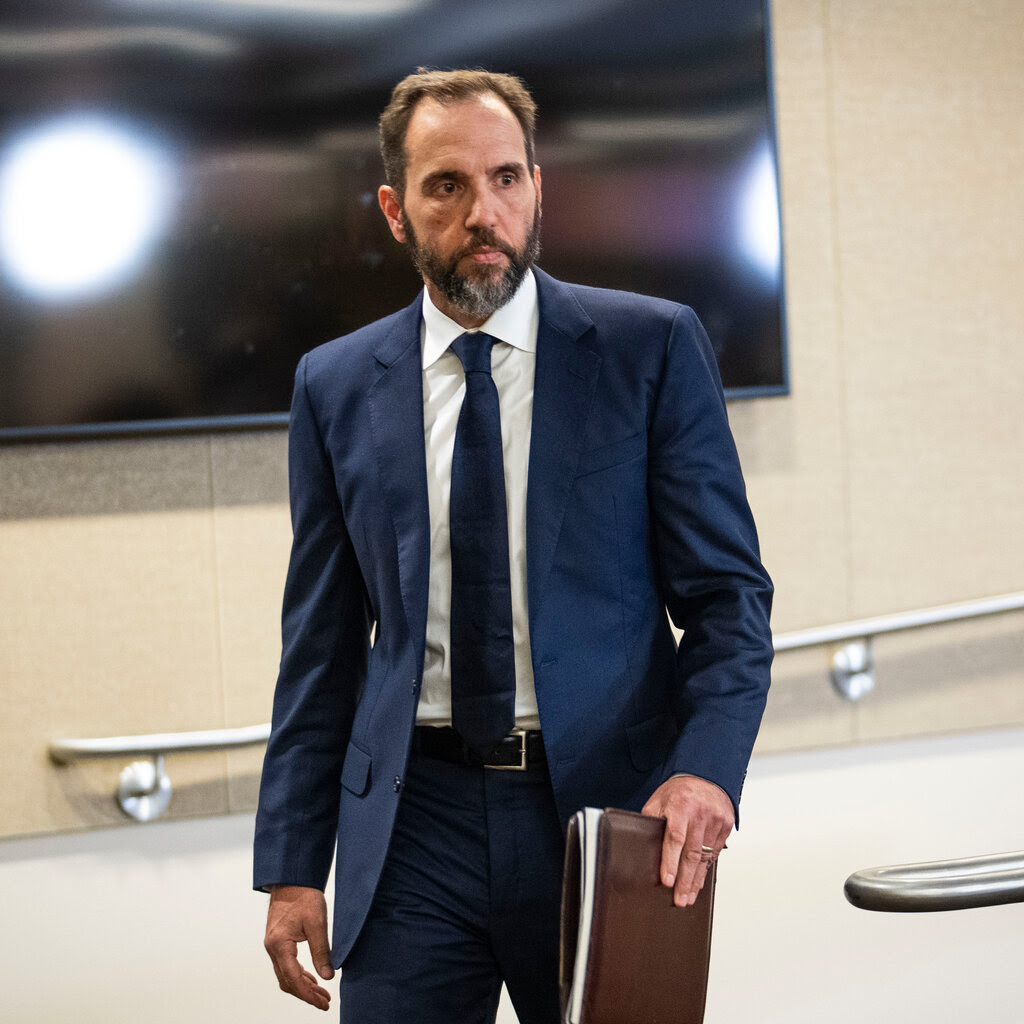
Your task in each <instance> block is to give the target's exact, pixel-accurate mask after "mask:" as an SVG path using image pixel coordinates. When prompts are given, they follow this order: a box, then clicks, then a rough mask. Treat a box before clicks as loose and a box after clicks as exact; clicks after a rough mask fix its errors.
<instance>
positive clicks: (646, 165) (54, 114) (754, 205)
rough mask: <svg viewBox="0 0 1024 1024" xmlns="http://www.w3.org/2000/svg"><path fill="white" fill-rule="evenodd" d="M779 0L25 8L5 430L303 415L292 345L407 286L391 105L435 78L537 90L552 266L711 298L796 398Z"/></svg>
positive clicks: (1, 369)
mask: <svg viewBox="0 0 1024 1024" xmlns="http://www.w3.org/2000/svg"><path fill="white" fill-rule="evenodd" d="M766 18H767V14H766V7H765V4H764V0H703V2H697V0H574V2H573V3H565V4H561V3H556V2H551V0H505V2H503V3H500V4H497V3H493V2H491V0H29V2H19V0H7V2H6V3H5V4H4V7H3V11H2V13H0V439H2V440H7V441H11V440H24V439H40V438H49V437H69V436H95V435H97V434H111V433H122V434H123V433H130V432H143V431H173V430H197V429H198V430H209V429H213V430H217V429H231V428H239V427H243V428H251V427H258V426H261V425H280V424H282V423H284V422H286V420H287V409H288V406H289V402H290V394H291V386H292V377H293V370H294V367H295V364H296V363H297V361H298V359H299V357H300V356H301V355H302V353H303V352H305V351H307V350H308V349H310V348H312V347H313V346H315V345H317V344H319V343H321V342H323V341H327V340H329V339H330V338H333V337H337V336H338V335H341V334H344V333H346V332H348V331H351V330H353V329H354V328H356V327H359V326H360V325H362V324H365V323H368V322H369V321H371V320H373V319H375V318H377V317H380V316H382V315H385V314H387V313H390V312H392V311H394V310H395V309H398V308H400V307H401V306H404V305H406V304H407V303H408V302H409V301H410V300H411V299H412V298H413V296H414V295H415V294H416V291H417V289H418V287H419V282H418V280H417V278H416V275H415V273H414V272H413V270H412V268H411V266H410V264H409V261H408V259H407V257H406V255H405V253H404V252H403V251H402V249H401V248H400V247H399V246H398V245H397V243H395V242H394V240H393V239H392V238H391V236H390V234H389V233H388V230H387V226H386V224H385V221H384V218H383V217H382V215H381V214H380V211H379V210H378V208H377V202H376V190H377V186H378V185H379V184H380V183H381V181H382V179H383V174H382V169H381V164H380V158H379V156H378V153H377V148H376V145H377V144H376V118H377V116H378V115H379V113H380V111H381V109H382V108H383V106H384V105H385V103H386V102H387V99H388V96H389V95H390V90H391V87H392V86H393V84H394V83H395V82H396V81H397V80H398V79H399V78H401V77H402V76H403V75H405V74H407V73H408V72H409V71H411V70H413V69H415V68H416V67H417V66H419V65H425V66H431V67H441V68H445V67H486V68H490V69H494V70H502V71H510V72H513V73H515V74H518V75H520V76H521V77H522V78H523V79H524V80H525V81H526V82H527V84H528V85H529V86H530V88H531V90H532V91H533V94H534V96H535V98H536V100H537V103H538V106H539V126H538V136H537V159H538V163H539V164H540V165H541V168H542V174H543V178H544V228H543V251H542V255H541V259H540V265H541V266H542V267H544V268H545V269H546V270H548V271H549V272H550V273H552V274H554V275H555V276H556V277H561V278H564V279H567V280H572V281H577V282H581V283H585V284H593V285H603V286H609V287H615V288H626V289H630V290H633V291H640V292H645V293H649V294H654V295H661V296H664V297H667V298H671V299H674V300H677V301H680V302H684V303H686V304H688V305H691V306H693V307H694V308H695V309H696V311H697V313H698V315H699V316H700V317H701V319H702V320H703V322H704V324H705V326H706V327H707V330H708V333H709V335H710V337H711V339H712V342H713V344H714V347H715V351H716V353H717V356H718V360H719V365H720V368H721V371H722V376H723V380H724V383H725V386H726V389H727V393H728V394H729V396H730V397H736V398H738V397H748V396H760V395H771V394H781V393H785V392H786V391H787V369H786V367H787V363H786V352H785V331H784V316H783V284H782V261H781V257H780V230H779V201H778V188H777V174H776V159H775V145H774V134H773V128H772V100H771V87H770V71H769V46H768V32H767V25H766Z"/></svg>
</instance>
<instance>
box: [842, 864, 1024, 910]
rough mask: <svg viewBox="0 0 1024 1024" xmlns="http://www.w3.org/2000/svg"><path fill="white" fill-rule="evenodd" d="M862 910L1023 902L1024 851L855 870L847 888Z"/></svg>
mask: <svg viewBox="0 0 1024 1024" xmlns="http://www.w3.org/2000/svg"><path fill="white" fill-rule="evenodd" d="M843 891H844V892H845V893H846V898H847V900H849V901H850V903H852V904H853V905H854V906H855V907H859V908H860V909H861V910H879V911H884V912H888V913H922V912H932V911H940V910H968V909H972V908H975V907H995V906H1000V905H1001V904H1004V903H1024V850H1019V851H1017V852H1015V853H996V854H989V855H987V856H984V857H966V858H963V859H961V860H939V861H929V862H927V863H923V864H899V865H892V866H890V867H884V868H865V869H864V870H862V871H856V872H854V873H853V874H852V875H850V877H849V878H848V879H847V880H846V885H845V886H844V887H843Z"/></svg>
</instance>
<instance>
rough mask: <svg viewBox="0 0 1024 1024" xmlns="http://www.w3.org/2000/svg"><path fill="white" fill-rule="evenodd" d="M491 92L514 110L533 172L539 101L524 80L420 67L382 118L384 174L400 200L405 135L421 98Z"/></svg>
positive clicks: (445, 99) (454, 98)
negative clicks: (534, 98)
mask: <svg viewBox="0 0 1024 1024" xmlns="http://www.w3.org/2000/svg"><path fill="white" fill-rule="evenodd" d="M488 92H490V93H494V94H495V95H496V96H497V97H498V99H500V100H501V101H502V102H503V103H504V104H505V105H506V106H507V107H508V108H509V110H511V111H512V113H513V114H514V115H515V117H516V120H517V121H518V122H519V124H520V126H521V127H522V129H523V143H524V145H525V146H526V164H527V169H528V170H529V171H531V172H532V170H533V164H534V159H533V157H534V147H533V132H534V124H535V122H536V118H537V104H536V103H534V102H533V97H532V96H531V95H530V93H529V91H528V90H527V88H526V86H525V85H524V83H523V81H522V80H521V79H519V78H516V76H515V75H505V74H499V73H497V72H493V71H470V70H457V71H432V70H430V69H429V68H417V69H416V71H415V73H414V74H411V75H407V76H406V77H405V78H403V79H402V81H400V82H399V83H398V85H396V86H395V88H394V90H393V91H392V93H391V102H390V103H388V105H387V107H385V108H384V113H383V114H381V115H380V121H379V128H380V155H381V157H382V158H383V160H384V174H385V177H386V178H387V182H388V184H389V185H390V186H391V187H392V188H393V189H394V190H395V192H397V193H398V197H399V199H402V198H404V196H405V163H406V154H405V135H406V132H407V131H408V128H409V121H410V120H411V118H412V115H413V112H414V111H415V109H416V107H417V105H418V104H419V102H420V100H423V99H427V98H429V99H433V100H436V101H437V102H438V103H442V104H444V105H448V104H450V103H456V102H458V101H459V100H466V99H469V98H470V97H472V96H479V95H480V94H481V93H488Z"/></svg>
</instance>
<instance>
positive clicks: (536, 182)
mask: <svg viewBox="0 0 1024 1024" xmlns="http://www.w3.org/2000/svg"><path fill="white" fill-rule="evenodd" d="M533 184H534V187H535V188H536V189H537V203H538V204H539V203H540V164H534V165H533Z"/></svg>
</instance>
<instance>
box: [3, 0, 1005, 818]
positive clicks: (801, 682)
mask: <svg viewBox="0 0 1024 1024" xmlns="http://www.w3.org/2000/svg"><path fill="white" fill-rule="evenodd" d="M1022 38H1024V7H1022V6H1021V5H1020V3H1019V2H1018V0H1001V2H1000V0H984V2H978V3H972V4H967V3H963V2H959V3H957V2H954V0H916V2H911V0H779V2H776V3H775V4H773V39H774V61H775V69H774V70H775V85H776V107H777V114H778V128H779V141H780V165H781V179H782V180H781V184H782V196H783V218H784V243H785V258H786V273H787V303H788V319H789V344H790V360H791V375H792V388H793V390H792V395H791V396H790V397H788V398H773V399H766V400H760V401H754V402H749V403H737V404H734V405H733V406H732V407H731V417H732V421H733V426H734V429H735V432H736V435H737V439H738V442H739V445H740V448H741V453H742V455H743V459H744V465H745V467H746V471H747V478H748V485H749V490H750V496H751V501H752V504H753V505H754V509H755V513H756V514H757V516H758V520H759V525H760V529H761V535H762V543H763V548H764V555H765V560H766V563H767V564H768V566H769V569H770V570H771V571H772V574H773V576H774V577H775V580H776V584H777V587H778V597H777V603H776V616H775V625H776V629H778V630H790V629H796V628H801V627H805V626H811V625H817V624H824V623H828V622H834V621H841V620H844V619H848V618H859V617H862V616H866V615H872V614H880V613H884V612H888V611H895V610H900V609H907V608H914V607H920V606H927V605H932V604H940V603H946V602H950V601H956V600H962V599H967V598H973V597H981V596H987V595H990V594H997V593H1003V592H1008V591H1013V590H1024V541H1022V539H1021V529H1020V521H1021V509H1022V508H1024V474H1022V473H1021V472H1020V467H1021V452H1022V450H1024V444H1022V442H1024V416H1022V415H1021V412H1020V409H1021V407H1022V406H1024V401H1022V400H1024V289H1022V288H1021V286H1020V283H1019V277H1020V270H1021V268H1022V267H1024V252H1022V248H1024V241H1022V237H1024V232H1022V231H1021V226H1022V225H1024V190H1022V189H1021V188H1020V182H1021V181H1022V180H1024V74H1022V69H1021V61H1020V40H1021V39H1022ZM312 340H313V339H311V341H312ZM285 447H286V441H285V437H284V434H283V432H281V431H271V432H266V433H252V434H224V435H214V436H200V437H179V438H172V439H166V438H164V439H150V440H132V441H113V442H84V443H78V444H49V445H27V446H12V447H7V448H3V449H0V567H2V569H0V573H2V575H0V684H2V686H3V693H4V698H5V705H4V707H5V713H4V716H3V719H2V725H0V772H2V776H0V777H3V778H4V779H5V780H7V781H8V785H6V786H4V787H2V789H0V833H5V834H17V833H31V832H42V831H48V830H54V829H70V828H76V827H80V826H90V825H92V826H94V825H103V824H113V823H117V822H118V821H120V820H121V819H120V817H119V812H118V811H117V809H116V807H115V806H114V804H113V802H112V799H111V793H112V792H113V790H114V788H115V787H116V782H117V775H118V772H119V770H120V768H121V767H122V766H121V765H120V764H119V763H116V762H110V763H105V764H104V763H94V764H90V765H78V766H75V767H71V768H63V769H56V768H54V767H52V766H50V765H49V764H48V761H47V758H46V748H47V744H48V742H49V741H50V739H51V738H54V737H58V736H69V735H81V736H102V735H114V734H134V733H144V732H158V731H170V730H190V729H206V728H215V727H219V726H234V725H248V724H253V723H256V722H262V721H266V720H267V718H268V717H269V706H270V696H271V691H272V687H273V680H274V674H275V669H276V663H277V656H278V636H277V623H278V610H279V603H280V590H281V583H282V580H283V573H284V566H285V560H286V557H287V546H288V540H289V532H288V520H287V509H286V504H285V503H286V479H285V462H286V458H285ZM1022 625H1024V616H1007V617H1005V618H1003V619H993V620H989V621H986V622H984V623H979V624H974V625H969V626H964V625H961V626H956V627H945V628H943V629H933V630H928V631H924V632H921V633H918V634H910V635H904V636H901V637H894V638H890V639H887V640H885V641H884V642H880V643H879V644H878V655H879V659H880V670H879V687H878V691H877V692H876V693H875V694H874V695H873V696H872V697H870V698H869V699H868V700H867V701H865V702H864V703H863V704H861V705H845V704H842V703H840V702H839V701H838V699H837V698H835V697H834V696H832V694H831V693H830V692H829V690H828V686H827V682H826V675H827V657H826V652H823V651H809V652H801V653H794V654H789V655H784V656H781V657H780V659H779V663H778V665H779V667H778V672H777V675H776V683H775V688H774V690H773V695H772V698H771V700H770V702H769V710H768V714H767V717H766V725H765V730H764V732H763V736H762V741H761V749H762V752H766V751H771V750H781V749H789V748H793V747H805V746H819V745H827V744H833V743H837V744H847V743H851V742H856V741H861V740H869V739H876V738H884V737H895V736H901V735H911V734H915V733H919V732H929V731H946V730H952V729H962V728H978V727H982V726H987V725H1005V724H1011V723H1020V722H1024V686H1022V685H1021V683H1022V676H1024V640H1022V634H1024V630H1022V629H1021V626H1022ZM259 757H260V754H259V752H258V751H247V752H240V753H236V754H232V755H224V754H218V755H204V756H189V757H178V758H173V759H171V760H170V761H169V764H168V768H169V770H170V773H171V776H172V778H173V779H174V783H175V797H174V800H173V803H172V807H171V811H170V815H171V816H190V815H194V814H201V813H223V812H226V811H229V810H241V809H246V808H249V807H251V806H252V801H253V797H254V793H255V785H256V778H257V773H258V768H259ZM12 782H13V783H15V784H11V783H12Z"/></svg>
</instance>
